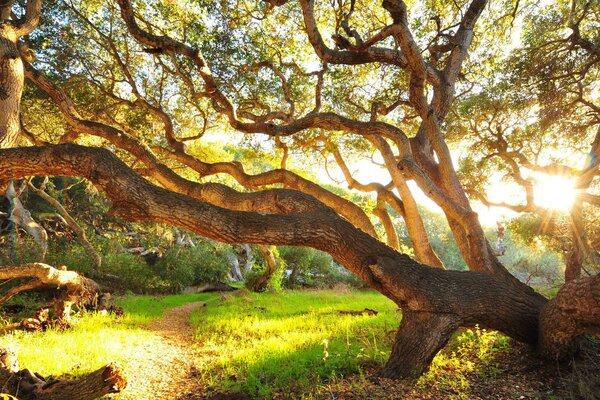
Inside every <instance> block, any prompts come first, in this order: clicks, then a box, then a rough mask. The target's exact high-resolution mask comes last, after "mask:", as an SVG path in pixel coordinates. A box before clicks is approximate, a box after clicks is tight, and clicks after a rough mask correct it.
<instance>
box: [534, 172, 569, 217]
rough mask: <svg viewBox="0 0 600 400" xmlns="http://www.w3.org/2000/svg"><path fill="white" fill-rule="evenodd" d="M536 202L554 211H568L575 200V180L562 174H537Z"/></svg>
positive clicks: (535, 185)
mask: <svg viewBox="0 0 600 400" xmlns="http://www.w3.org/2000/svg"><path fill="white" fill-rule="evenodd" d="M534 180H535V184H534V186H533V193H534V196H535V203H536V204H537V205H538V206H540V207H544V208H547V209H549V210H554V211H562V212H567V211H569V210H570V209H571V206H572V205H573V201H575V195H576V191H575V181H574V180H573V179H569V178H567V177H565V176H562V175H546V174H535V176H534Z"/></svg>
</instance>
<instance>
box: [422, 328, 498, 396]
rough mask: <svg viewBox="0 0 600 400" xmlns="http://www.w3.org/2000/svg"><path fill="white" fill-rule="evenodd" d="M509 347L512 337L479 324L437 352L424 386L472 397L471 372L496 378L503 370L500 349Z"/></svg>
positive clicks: (423, 382)
mask: <svg viewBox="0 0 600 400" xmlns="http://www.w3.org/2000/svg"><path fill="white" fill-rule="evenodd" d="M508 348H509V339H508V337H506V336H504V335H502V334H500V333H498V332H496V331H489V330H486V329H480V328H479V327H478V326H476V327H475V328H473V329H465V330H463V331H461V332H460V333H457V334H456V335H455V337H454V338H453V339H452V340H451V341H450V343H449V344H448V346H447V347H446V348H445V349H443V350H442V351H441V352H439V353H438V354H437V356H436V357H435V358H434V359H433V362H432V363H431V368H430V369H429V371H428V372H427V373H425V374H424V375H423V376H422V377H421V378H420V379H419V381H418V385H419V386H420V387H421V388H426V387H432V386H435V387H437V388H438V389H441V390H443V391H446V392H448V393H453V394H455V396H453V398H456V399H468V398H469V392H470V389H471V386H470V383H469V379H468V378H469V376H471V375H473V374H476V375H479V376H480V377H485V376H489V377H490V378H494V377H495V375H497V374H499V373H500V372H501V369H500V367H499V365H498V364H497V362H496V361H495V359H496V356H497V355H498V353H499V352H502V351H505V350H507V349H508Z"/></svg>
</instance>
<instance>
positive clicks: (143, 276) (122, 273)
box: [102, 253, 172, 294]
mask: <svg viewBox="0 0 600 400" xmlns="http://www.w3.org/2000/svg"><path fill="white" fill-rule="evenodd" d="M102 272H103V273H105V274H111V275H116V276H117V277H118V281H117V282H111V286H115V285H116V286H119V289H122V290H130V291H132V292H133V293H142V294H144V293H166V292H171V291H172V285H171V283H170V282H169V281H167V280H165V279H162V278H161V277H159V276H157V274H156V273H155V272H154V271H153V270H152V267H150V266H149V265H148V264H146V263H145V262H144V260H143V259H142V258H141V257H139V256H136V255H132V254H127V253H121V254H106V255H105V258H104V263H103V266H102Z"/></svg>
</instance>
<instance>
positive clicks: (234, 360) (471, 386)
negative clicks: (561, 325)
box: [0, 290, 600, 400]
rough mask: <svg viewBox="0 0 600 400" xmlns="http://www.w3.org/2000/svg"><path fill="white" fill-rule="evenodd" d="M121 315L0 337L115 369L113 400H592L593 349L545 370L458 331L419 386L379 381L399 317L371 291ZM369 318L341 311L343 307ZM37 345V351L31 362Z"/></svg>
mask: <svg viewBox="0 0 600 400" xmlns="http://www.w3.org/2000/svg"><path fill="white" fill-rule="evenodd" d="M120 305H122V306H123V308H124V309H125V316H123V317H117V316H100V315H97V314H93V313H87V314H83V315H82V316H81V317H80V318H79V322H78V323H77V324H76V325H75V326H74V327H73V329H71V330H68V331H52V330H50V331H47V332H44V333H34V334H29V333H24V332H16V333H15V334H11V335H5V336H2V337H0V346H8V347H11V348H13V349H14V350H16V352H17V354H18V355H19V359H20V362H21V365H22V367H27V368H30V369H32V370H34V371H37V372H40V373H41V374H42V375H44V376H48V375H54V376H56V377H61V378H68V377H71V376H78V375H81V374H84V373H87V372H89V371H92V370H95V369H97V368H98V367H100V366H101V365H103V364H106V363H107V362H110V361H115V362H117V363H118V364H119V365H121V366H122V367H123V370H124V371H125V373H126V376H127V379H128V382H129V384H128V387H127V388H126V389H125V390H124V391H123V392H122V393H119V394H115V395H110V396H107V398H111V399H113V400H133V399H135V400H145V399H148V400H150V399H153V400H166V399H170V400H200V399H202V400H226V399H229V400H249V399H255V398H256V399H306V400H317V399H319V400H321V399H322V400H324V399H332V400H333V399H336V400H337V399H339V400H342V399H345V400H358V399H361V400H362V399H365V400H366V399H373V400H376V399H380V400H391V399H407V400H409V399H432V400H433V399H435V400H437V399H439V400H454V399H465V400H471V399H473V400H475V399H497V400H512V399H518V400H521V399H523V400H525V399H536V400H559V399H569V400H574V399H585V400H600V350H599V349H598V348H597V347H596V351H595V352H594V353H590V354H594V355H593V356H592V357H591V358H587V359H585V358H584V359H580V360H578V361H577V363H576V364H574V365H571V366H567V367H565V366H562V367H560V368H559V366H557V365H549V364H547V363H542V362H540V361H539V360H536V359H535V358H534V357H532V353H531V351H530V350H529V349H528V348H527V347H526V346H524V345H521V344H519V343H516V342H513V341H511V340H509V339H508V338H506V337H505V336H502V335H500V334H498V333H496V332H493V331H486V330H483V329H479V328H473V329H463V330H461V332H459V333H457V334H456V335H455V337H454V338H453V339H452V340H451V342H450V343H449V344H448V346H446V348H445V349H444V350H443V351H442V352H440V354H438V356H437V357H436V358H435V359H434V362H433V363H432V368H431V370H430V371H429V372H427V373H426V374H425V375H423V376H422V377H421V378H420V379H419V380H418V381H417V382H415V381H412V382H404V381H389V380H378V379H375V378H374V377H375V376H376V373H377V370H378V369H379V368H380V367H381V366H382V364H383V363H384V362H385V359H386V358H387V356H388V354H389V348H390V346H391V343H392V341H393V332H394V328H395V327H397V326H398V322H399V320H400V318H401V315H400V313H399V312H398V311H397V310H396V307H395V305H394V304H393V303H391V302H389V300H387V299H386V298H384V297H383V296H380V295H378V294H377V293H374V292H369V291H367V292H364V291H341V292H340V291H291V292H284V293H262V294H253V293H249V292H246V291H242V290H240V291H238V292H237V293H236V294H203V295H176V296H128V297H126V298H124V299H123V300H122V301H121V302H120ZM367 307H369V308H373V309H375V310H378V311H379V312H378V314H377V315H368V314H364V315H363V314H361V315H349V314H345V313H340V311H342V310H357V311H358V310H363V309H364V308H367ZM39 349H44V357H40V353H39Z"/></svg>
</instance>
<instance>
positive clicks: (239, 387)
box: [192, 291, 401, 398]
mask: <svg viewBox="0 0 600 400" xmlns="http://www.w3.org/2000/svg"><path fill="white" fill-rule="evenodd" d="M364 308H370V309H375V310H377V311H378V312H379V313H378V315H376V316H372V315H348V314H340V313H339V311H340V310H344V311H350V310H355V311H357V310H363V309H364ZM396 308H397V307H396V305H395V304H394V303H393V302H391V301H390V300H389V299H387V298H385V297H384V296H382V295H380V294H378V293H375V292H372V291H352V292H347V291H343V292H336V291H301V292H284V293H281V294H271V293H264V294H254V293H248V292H241V293H240V294H237V295H233V296H225V297H224V298H222V299H221V300H218V301H213V302H211V303H209V305H208V307H205V308H203V309H202V310H200V311H198V312H196V313H195V314H193V315H192V323H193V325H194V326H196V330H195V340H196V342H197V343H198V350H199V351H200V353H201V355H202V356H201V358H200V361H199V365H198V367H199V371H200V372H201V376H202V379H203V381H204V383H205V384H207V385H208V386H212V387H213V388H215V389H218V390H224V391H232V392H244V393H247V394H249V395H250V396H252V397H257V398H269V397H271V396H273V395H274V393H282V392H284V393H297V394H304V395H307V394H308V393H307V392H309V391H311V390H314V389H315V388H316V387H317V386H318V385H319V384H320V383H323V382H327V381H331V380H335V379H336V378H338V377H341V376H344V375H346V374H349V373H360V372H361V371H362V369H363V367H364V366H365V365H370V366H380V365H382V364H383V362H385V360H386V358H387V356H388V355H389V351H390V347H391V344H392V342H393V338H394V332H395V329H396V328H397V327H398V324H399V322H400V319H401V315H400V313H399V312H397V311H396Z"/></svg>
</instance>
